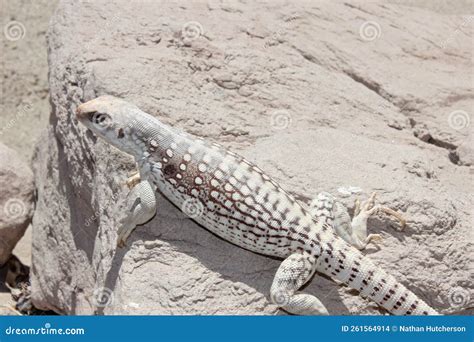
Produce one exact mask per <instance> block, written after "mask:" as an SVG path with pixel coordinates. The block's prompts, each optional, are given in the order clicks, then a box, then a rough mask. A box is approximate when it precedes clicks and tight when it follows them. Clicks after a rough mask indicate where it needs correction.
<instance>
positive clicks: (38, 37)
mask: <svg viewBox="0 0 474 342" xmlns="http://www.w3.org/2000/svg"><path fill="white" fill-rule="evenodd" d="M56 3H57V2H56V1H51V0H50V1H47V0H41V1H34V0H22V1H18V0H2V1H1V10H0V12H1V17H2V32H3V28H4V27H5V26H6V25H8V24H9V23H10V22H12V21H18V22H21V23H22V24H23V25H24V28H25V31H24V37H23V38H22V39H20V40H17V41H10V40H8V39H7V38H6V36H5V34H2V35H1V42H2V43H1V53H0V54H1V66H2V88H1V89H2V93H1V104H0V108H1V110H0V113H1V114H0V127H7V126H8V127H10V129H5V130H2V131H1V133H0V141H1V142H2V143H4V144H5V145H7V146H9V147H11V148H13V149H14V150H16V151H17V152H18V154H19V155H20V157H21V158H22V159H23V160H25V161H27V162H28V163H29V162H30V160H31V156H32V154H33V150H34V145H35V143H36V140H37V138H38V137H39V135H40V133H41V131H42V130H43V129H44V127H45V126H46V124H47V121H48V117H49V97H48V62H47V51H46V30H47V28H48V22H49V18H50V17H51V15H52V14H53V11H54V8H55V6H56ZM23 108H25V109H26V111H25V113H26V115H24V116H21V118H20V119H18V118H19V116H18V113H19V112H20V111H21V110H22V109H23ZM14 254H15V255H16V256H17V257H18V258H20V260H21V261H22V262H23V263H24V264H26V265H30V264H31V227H30V228H28V230H27V231H26V233H25V236H24V237H23V238H22V239H21V240H20V242H19V243H18V245H17V246H16V248H15V250H14ZM9 305H13V301H12V300H11V296H10V293H9V292H7V290H6V289H5V288H4V287H0V313H2V311H3V312H5V313H7V314H11V313H12V311H9V310H6V309H3V310H2V309H1V307H2V306H9Z"/></svg>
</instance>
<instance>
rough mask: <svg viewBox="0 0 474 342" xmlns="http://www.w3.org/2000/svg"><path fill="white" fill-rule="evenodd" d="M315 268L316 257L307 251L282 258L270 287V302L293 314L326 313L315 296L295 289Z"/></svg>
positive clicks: (309, 276)
mask: <svg viewBox="0 0 474 342" xmlns="http://www.w3.org/2000/svg"><path fill="white" fill-rule="evenodd" d="M315 270H316V259H315V258H314V257H313V256H311V255H309V254H308V253H301V254H300V253H294V254H291V255H290V256H289V257H288V258H286V259H285V260H283V262H282V263H281V265H280V267H279V268H278V271H277V273H276V275H275V278H274V280H273V283H272V287H271V289H270V298H271V300H272V302H273V303H274V304H276V305H278V306H279V307H281V308H282V309H283V310H285V311H287V312H289V313H292V314H295V315H328V311H327V309H326V307H325V306H324V304H323V303H321V301H320V300H319V299H318V298H316V297H315V296H312V295H309V294H305V293H299V294H296V291H298V289H299V288H300V287H301V286H303V285H304V284H305V283H306V282H307V281H308V280H309V279H310V278H311V276H312V275H313V274H314V272H315Z"/></svg>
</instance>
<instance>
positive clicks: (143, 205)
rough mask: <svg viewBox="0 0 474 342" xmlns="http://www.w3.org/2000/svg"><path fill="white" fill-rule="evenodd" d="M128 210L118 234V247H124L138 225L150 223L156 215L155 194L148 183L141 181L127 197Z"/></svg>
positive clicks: (121, 221)
mask: <svg viewBox="0 0 474 342" xmlns="http://www.w3.org/2000/svg"><path fill="white" fill-rule="evenodd" d="M127 205H128V208H129V209H128V210H127V212H126V215H125V217H124V218H123V219H121V220H120V227H119V229H118V232H117V247H124V246H125V244H126V241H127V238H128V237H129V235H130V234H131V233H132V232H133V230H134V229H135V227H136V226H137V225H141V224H144V223H145V222H147V221H149V220H150V219H151V218H152V217H153V216H154V215H155V213H156V199H155V192H154V190H153V188H152V186H151V184H150V183H149V182H148V181H141V182H139V183H138V184H137V185H135V186H134V187H133V189H132V190H131V191H130V193H129V194H128V196H127Z"/></svg>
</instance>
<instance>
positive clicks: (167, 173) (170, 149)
mask: <svg viewBox="0 0 474 342" xmlns="http://www.w3.org/2000/svg"><path fill="white" fill-rule="evenodd" d="M77 118H78V120H79V121H80V122H81V123H82V124H84V125H85V126H86V127H88V128H89V129H90V130H92V131H93V132H94V133H95V134H96V135H97V136H99V137H100V138H102V139H104V140H105V141H107V142H108V143H110V144H111V145H113V146H115V147H116V148H118V149H120V150H121V151H123V152H126V153H128V154H131V155H132V156H134V157H135V160H136V162H137V165H138V170H139V173H137V174H135V175H134V176H132V177H130V178H129V180H128V184H129V186H130V187H131V191H130V193H129V201H128V202H130V203H133V205H131V207H130V208H129V210H128V212H127V213H126V217H125V218H124V219H123V220H122V221H121V226H120V228H119V230H118V240H117V242H118V245H119V246H123V245H124V244H125V241H126V239H127V237H128V236H129V235H130V233H131V232H132V231H133V229H135V227H136V226H137V225H140V224H143V223H145V222H147V221H148V220H150V219H151V218H152V217H153V215H155V213H156V200H155V189H157V190H158V191H160V192H161V193H162V194H163V195H164V196H165V197H167V198H168V199H169V200H170V201H171V202H172V203H174V204H175V205H176V206H177V207H179V208H181V209H182V210H183V211H185V212H186V211H188V209H186V208H189V206H192V207H194V209H192V211H193V213H194V214H193V215H192V218H193V219H194V220H195V221H196V222H197V223H199V224H201V225H202V226H204V227H205V228H207V229H209V230H210V231H212V232H214V233H215V234H217V235H218V236H220V237H222V238H223V239H225V240H227V241H230V242H232V243H234V244H236V245H238V246H240V247H243V248H245V249H248V250H251V251H253V252H257V253H261V254H265V255H269V256H273V257H279V258H282V259H284V260H283V262H282V263H281V265H280V267H279V268H278V270H277V272H276V275H275V278H274V281H273V284H272V286H271V289H270V297H271V300H272V302H273V303H275V304H276V305H278V306H279V307H281V308H283V309H284V310H286V311H287V312H289V313H293V314H304V315H327V314H328V311H327V309H326V307H325V306H324V305H323V304H322V303H321V301H320V300H319V299H318V298H316V297H315V296H313V295H309V294H304V293H297V291H298V290H299V288H300V287H301V286H303V285H304V284H305V283H306V282H307V281H308V280H309V279H310V278H311V277H312V275H313V274H314V273H315V272H316V271H318V272H320V273H323V274H325V275H327V276H329V277H331V278H333V279H336V280H338V281H340V282H342V283H345V284H347V285H348V286H349V287H351V288H353V289H356V290H358V291H359V292H360V295H361V296H363V297H369V298H371V299H372V300H373V301H375V302H377V303H378V304H379V305H381V306H382V307H384V308H385V309H387V310H388V311H389V312H391V313H392V314H396V315H435V314H437V312H436V311H435V310H434V309H432V308H431V307H430V306H428V305H427V304H426V303H425V302H424V301H423V300H421V299H420V298H418V297H417V296H416V295H415V294H413V293H412V292H411V291H409V290H408V289H407V288H406V287H405V286H404V285H402V284H401V283H399V282H398V281H397V280H395V278H394V277H392V276H391V275H389V274H388V273H387V272H385V271H384V270H382V269H381V268H379V267H377V266H375V264H374V263H373V262H372V260H370V259H369V258H368V257H366V256H364V255H363V254H362V253H361V252H360V251H359V249H363V248H364V247H365V246H366V245H367V243H368V242H369V241H370V240H372V239H377V238H379V237H378V236H376V235H374V234H371V235H369V236H367V227H366V225H367V218H368V217H369V216H370V215H372V214H374V213H376V212H378V211H385V212H388V213H389V214H395V215H397V214H396V213H395V212H393V211H392V210H390V209H389V208H385V207H382V206H379V205H374V197H375V195H372V196H371V198H369V200H368V201H366V202H364V203H363V205H362V206H360V209H359V210H358V212H357V213H356V214H357V215H355V217H354V219H353V220H352V222H350V220H349V215H348V214H347V211H346V209H345V208H344V207H343V206H342V204H340V203H339V202H337V201H335V200H334V198H333V197H332V196H330V195H329V194H326V193H323V194H321V195H319V196H318V197H317V198H316V200H315V201H313V202H312V203H311V205H310V208H305V207H304V206H302V205H301V204H300V203H298V202H297V201H296V200H295V199H294V198H293V196H291V195H290V194H288V193H287V192H286V191H285V190H283V189H282V188H281V187H280V186H279V185H278V184H277V183H276V182H275V181H274V180H272V179H271V178H270V177H269V176H267V175H266V174H265V173H263V172H262V170H260V169H259V168H258V167H257V166H255V165H254V164H252V163H251V162H249V161H247V160H245V159H244V158H242V157H241V156H239V155H237V154H235V153H233V152H230V151H228V150H227V149H225V148H224V147H222V146H220V145H218V144H215V143H209V142H206V141H204V140H203V139H201V138H196V137H194V136H192V135H189V134H187V133H185V132H181V131H179V130H178V129H176V128H173V127H170V126H168V125H165V124H163V123H162V122H160V121H159V120H158V119H156V118H155V117H153V116H151V115H149V114H147V113H145V112H143V111H141V110H140V109H139V108H138V107H136V106H135V105H133V104H130V103H128V102H125V101H123V100H121V99H118V98H115V97H112V96H101V97H98V98H96V99H94V100H92V101H89V102H87V103H84V104H82V105H80V106H79V107H78V109H77ZM196 212H197V213H198V214H197V215H196ZM339 235H340V236H339Z"/></svg>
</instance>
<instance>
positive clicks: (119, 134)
mask: <svg viewBox="0 0 474 342" xmlns="http://www.w3.org/2000/svg"><path fill="white" fill-rule="evenodd" d="M124 136H125V134H124V133H123V128H119V130H118V132H117V138H119V139H122V138H123V137H124Z"/></svg>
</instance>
